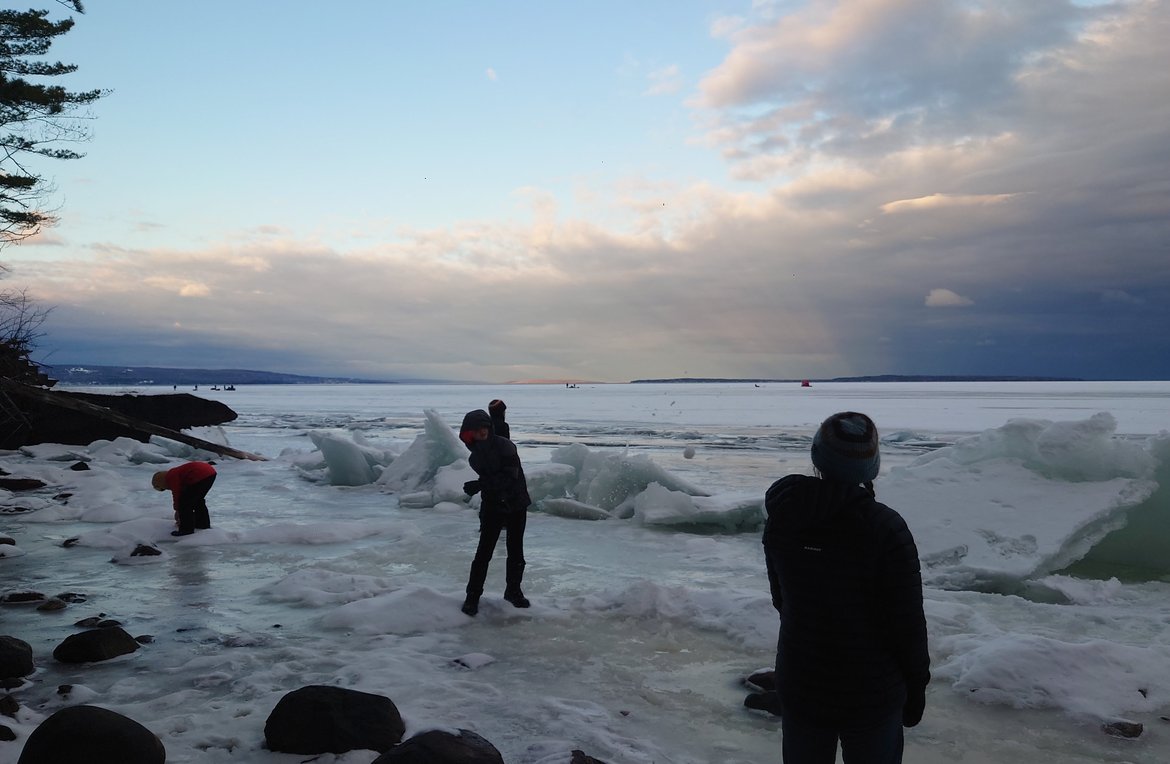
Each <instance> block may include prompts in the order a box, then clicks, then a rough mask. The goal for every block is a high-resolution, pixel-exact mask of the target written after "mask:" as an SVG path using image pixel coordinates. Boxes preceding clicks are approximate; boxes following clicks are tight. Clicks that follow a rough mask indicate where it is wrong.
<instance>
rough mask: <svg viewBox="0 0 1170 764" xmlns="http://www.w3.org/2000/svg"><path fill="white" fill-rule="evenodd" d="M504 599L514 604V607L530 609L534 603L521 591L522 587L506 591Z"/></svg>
mask: <svg viewBox="0 0 1170 764" xmlns="http://www.w3.org/2000/svg"><path fill="white" fill-rule="evenodd" d="M504 599H506V600H507V601H508V602H511V603H512V607H528V606H529V605H531V604H532V603H531V602H529V601H528V598H527V597H525V596H524V592H522V591H520V587H519V586H517V587H515V588H508V589H505V590H504Z"/></svg>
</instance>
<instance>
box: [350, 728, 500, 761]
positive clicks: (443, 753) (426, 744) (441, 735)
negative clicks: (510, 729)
mask: <svg viewBox="0 0 1170 764" xmlns="http://www.w3.org/2000/svg"><path fill="white" fill-rule="evenodd" d="M372 764H504V757H503V756H501V755H500V752H499V751H498V750H496V747H495V746H494V745H492V744H491V743H489V742H488V741H487V740H485V739H484V738H482V737H480V736H479V735H477V734H475V733H474V732H472V731H471V730H465V729H461V730H459V734H458V735H453V734H451V733H450V732H446V731H443V730H429V731H427V732H423V733H421V734H419V735H415V736H414V737H412V738H410V739H409V740H405V741H403V742H402V743H401V744H399V745H396V746H394V747H393V748H391V749H390V750H389V751H386V753H384V754H382V755H381V756H379V757H378V758H376V759H374V761H373V762H372Z"/></svg>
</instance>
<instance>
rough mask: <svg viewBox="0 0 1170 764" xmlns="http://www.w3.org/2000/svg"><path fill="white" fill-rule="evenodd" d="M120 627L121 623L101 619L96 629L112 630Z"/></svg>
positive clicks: (110, 619)
mask: <svg viewBox="0 0 1170 764" xmlns="http://www.w3.org/2000/svg"><path fill="white" fill-rule="evenodd" d="M121 625H122V622H121V621H115V620H114V619H113V618H103V619H102V620H100V621H98V622H97V627H98V628H99V629H113V628H116V627H118V626H121Z"/></svg>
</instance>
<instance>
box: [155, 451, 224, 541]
mask: <svg viewBox="0 0 1170 764" xmlns="http://www.w3.org/2000/svg"><path fill="white" fill-rule="evenodd" d="M215 475H216V472H215V467H212V466H211V465H210V464H208V463H207V462H187V463H186V464H180V465H179V466H178V467H174V468H172V469H169V470H163V471H162V472H156V473H154V475H153V476H151V478H150V484H151V485H152V486H154V490H156V491H168V490H169V491H170V492H171V496H172V498H173V500H174V505H175V521H176V522H177V523H178V525H179V528H178V530H174V531H171V535H172V536H189V535H190V534H192V533H194V532H195V531H196V529H199V530H203V529H206V528H210V527H211V517H210V515H209V514H208V512H207V492H208V491H210V490H211V486H212V485H214V484H215Z"/></svg>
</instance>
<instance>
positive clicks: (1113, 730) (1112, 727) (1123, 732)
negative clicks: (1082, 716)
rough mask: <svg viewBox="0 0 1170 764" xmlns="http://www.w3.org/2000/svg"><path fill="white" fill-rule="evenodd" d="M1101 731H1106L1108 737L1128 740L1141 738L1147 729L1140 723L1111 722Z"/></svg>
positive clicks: (1103, 726)
mask: <svg viewBox="0 0 1170 764" xmlns="http://www.w3.org/2000/svg"><path fill="white" fill-rule="evenodd" d="M1101 729H1102V730H1104V731H1105V734H1106V735H1112V736H1113V737H1128V738H1135V737H1141V736H1142V732H1144V731H1145V727H1143V726H1142V725H1141V724H1140V723H1138V722H1109V723H1108V724H1105V725H1102V727H1101Z"/></svg>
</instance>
